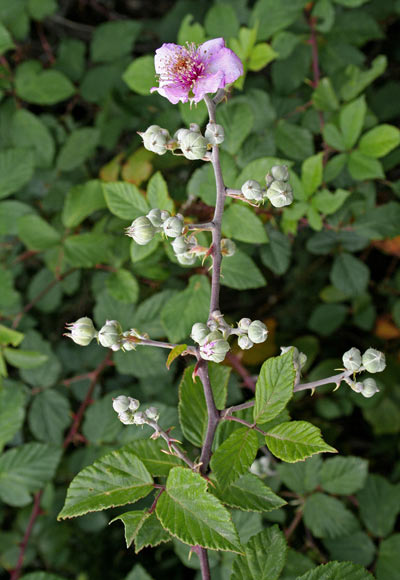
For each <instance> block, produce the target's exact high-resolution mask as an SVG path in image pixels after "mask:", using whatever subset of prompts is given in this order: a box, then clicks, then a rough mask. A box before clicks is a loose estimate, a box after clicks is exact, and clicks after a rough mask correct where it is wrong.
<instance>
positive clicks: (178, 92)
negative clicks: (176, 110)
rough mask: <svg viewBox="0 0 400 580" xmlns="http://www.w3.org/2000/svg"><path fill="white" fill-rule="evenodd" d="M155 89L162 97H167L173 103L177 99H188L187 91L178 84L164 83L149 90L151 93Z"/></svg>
mask: <svg viewBox="0 0 400 580" xmlns="http://www.w3.org/2000/svg"><path fill="white" fill-rule="evenodd" d="M155 91H157V93H158V94H159V95H161V96H162V97H165V98H166V99H168V100H169V102H170V103H172V104H173V105H176V104H177V103H179V101H181V102H182V103H187V102H188V100H189V98H188V91H187V90H185V89H183V88H182V87H179V86H173V85H166V86H163V87H152V89H151V90H150V92H151V93H154V92H155Z"/></svg>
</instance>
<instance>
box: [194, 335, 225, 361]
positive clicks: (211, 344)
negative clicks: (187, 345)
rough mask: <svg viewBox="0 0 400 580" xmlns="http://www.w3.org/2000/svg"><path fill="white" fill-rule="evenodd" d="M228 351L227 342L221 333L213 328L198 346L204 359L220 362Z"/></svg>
mask: <svg viewBox="0 0 400 580" xmlns="http://www.w3.org/2000/svg"><path fill="white" fill-rule="evenodd" d="M228 351H229V343H228V341H227V340H225V339H224V337H223V336H222V334H221V333H220V332H218V330H215V331H214V332H210V334H209V335H208V336H207V338H206V339H205V341H204V342H203V344H202V345H201V346H200V356H201V358H202V359H204V360H211V361H213V362H216V363H220V362H222V361H223V360H224V358H225V355H226V353H227V352H228Z"/></svg>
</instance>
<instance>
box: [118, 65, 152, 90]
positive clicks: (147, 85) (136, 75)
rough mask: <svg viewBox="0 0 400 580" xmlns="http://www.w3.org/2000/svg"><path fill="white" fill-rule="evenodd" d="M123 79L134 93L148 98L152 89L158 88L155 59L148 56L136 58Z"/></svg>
mask: <svg viewBox="0 0 400 580" xmlns="http://www.w3.org/2000/svg"><path fill="white" fill-rule="evenodd" d="M122 78H123V80H124V81H125V82H126V84H127V85H128V87H129V88H130V89H131V90H132V91H135V93H139V95H145V96H148V95H149V93H150V89H151V88H152V87H154V86H156V73H155V70H154V57H153V56H150V55H146V56H140V57H139V58H136V59H135V60H134V61H133V62H132V63H131V64H130V65H129V66H128V68H127V69H126V71H125V72H124V74H123V75H122Z"/></svg>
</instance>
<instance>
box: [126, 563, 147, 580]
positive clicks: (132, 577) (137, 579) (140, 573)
mask: <svg viewBox="0 0 400 580" xmlns="http://www.w3.org/2000/svg"><path fill="white" fill-rule="evenodd" d="M125 580H153V578H152V576H150V574H148V573H147V572H146V570H145V569H144V568H143V566H142V565H141V564H135V566H134V567H133V568H132V570H131V571H130V573H129V574H128V576H127V577H126V578H125Z"/></svg>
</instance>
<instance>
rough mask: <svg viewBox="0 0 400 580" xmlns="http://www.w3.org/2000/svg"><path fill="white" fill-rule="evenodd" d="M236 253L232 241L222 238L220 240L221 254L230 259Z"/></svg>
mask: <svg viewBox="0 0 400 580" xmlns="http://www.w3.org/2000/svg"><path fill="white" fill-rule="evenodd" d="M235 252H236V244H235V242H234V241H233V240H229V239H228V238H222V240H221V254H222V255H223V256H226V257H227V258H230V257H231V256H233V255H234V253H235Z"/></svg>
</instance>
